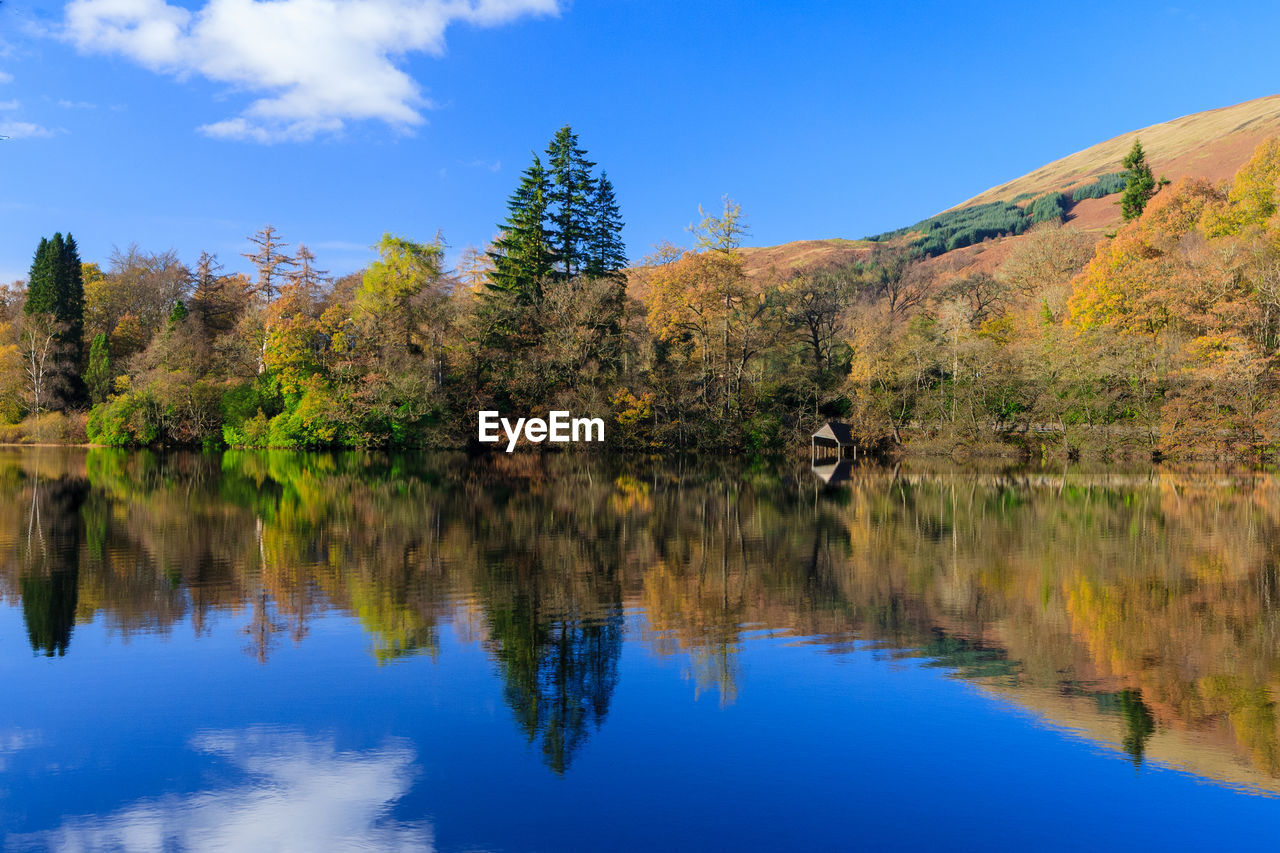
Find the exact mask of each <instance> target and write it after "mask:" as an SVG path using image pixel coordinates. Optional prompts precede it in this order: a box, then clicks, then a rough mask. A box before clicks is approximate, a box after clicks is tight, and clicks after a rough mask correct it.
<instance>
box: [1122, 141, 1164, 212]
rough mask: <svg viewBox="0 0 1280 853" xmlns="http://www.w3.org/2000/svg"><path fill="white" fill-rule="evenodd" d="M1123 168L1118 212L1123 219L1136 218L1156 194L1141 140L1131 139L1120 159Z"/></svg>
mask: <svg viewBox="0 0 1280 853" xmlns="http://www.w3.org/2000/svg"><path fill="white" fill-rule="evenodd" d="M1120 165H1122V166H1124V169H1125V173H1124V175H1125V184H1124V192H1123V194H1121V196H1120V213H1121V215H1122V216H1123V217H1124V221H1125V222H1128V221H1129V220H1131V219H1137V218H1138V217H1139V216H1141V215H1142V211H1143V210H1145V209H1146V207H1147V202H1149V201H1151V197H1152V196H1153V195H1155V194H1156V179H1155V176H1154V175H1153V174H1151V167H1150V166H1148V165H1147V155H1146V152H1144V151H1143V150H1142V142H1140V141H1139V140H1137V139H1135V140H1133V147H1132V148H1130V149H1129V153H1128V154H1126V155H1125V158H1124V159H1123V160H1121V161H1120Z"/></svg>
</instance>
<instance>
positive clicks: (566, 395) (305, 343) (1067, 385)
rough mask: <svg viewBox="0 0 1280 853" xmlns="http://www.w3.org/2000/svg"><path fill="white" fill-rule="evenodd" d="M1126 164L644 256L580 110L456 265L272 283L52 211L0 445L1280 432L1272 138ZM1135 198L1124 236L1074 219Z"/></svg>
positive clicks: (1279, 288) (1132, 441)
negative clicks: (792, 265)
mask: <svg viewBox="0 0 1280 853" xmlns="http://www.w3.org/2000/svg"><path fill="white" fill-rule="evenodd" d="M1118 165H1123V168H1124V171H1123V172H1120V173H1116V174H1110V175H1104V176H1102V177H1101V178H1099V179H1097V180H1096V181H1095V182H1094V183H1092V184H1087V185H1084V186H1081V187H1077V188H1076V189H1075V190H1074V191H1071V190H1070V189H1069V188H1067V190H1066V191H1065V192H1056V193H1049V194H1046V195H1043V196H1041V197H1039V198H1036V199H1020V200H1019V201H1021V202H1024V204H1022V205H1021V206H1020V205H1019V204H1018V203H1012V202H997V203H995V206H994V207H992V206H991V205H986V206H979V207H975V208H970V209H967V210H962V211H959V212H957V213H956V215H954V216H951V215H947V216H945V217H935V218H934V219H933V220H926V222H925V223H922V225H921V226H916V227H914V228H913V229H903V230H901V231H899V232H889V233H888V234H885V235H880V237H878V238H876V239H875V240H874V241H872V242H870V243H867V244H866V248H865V249H864V250H862V251H860V253H858V254H857V256H856V257H855V258H854V259H853V260H850V261H848V262H844V263H840V264H835V265H828V266H824V267H820V268H802V269H772V268H770V269H759V268H757V267H753V266H752V265H751V263H750V262H749V256H750V253H749V251H746V250H744V246H743V242H744V239H745V238H746V236H747V235H748V234H749V230H748V224H747V217H746V215H745V214H744V213H743V211H742V210H741V208H740V207H739V206H738V205H737V204H736V203H734V202H733V201H732V200H731V199H729V198H728V197H725V199H724V201H723V206H722V207H719V208H717V209H716V210H713V211H710V212H707V211H703V210H702V209H701V208H699V213H700V219H699V221H698V222H697V224H695V225H692V226H690V231H691V232H692V240H693V246H692V248H683V247H678V246H674V245H671V244H665V245H662V246H658V247H655V248H654V249H653V251H652V252H651V254H649V255H648V256H647V257H645V258H644V259H643V260H640V261H638V262H629V261H628V255H627V251H626V247H625V246H624V245H623V243H622V239H621V232H622V227H623V215H622V211H621V210H620V209H619V205H618V202H617V199H616V196H615V192H614V187H613V185H612V183H611V182H610V180H609V177H608V175H607V173H606V172H605V171H603V170H599V171H598V170H597V164H596V163H594V162H592V161H591V160H590V159H589V156H588V153H587V151H586V150H585V149H584V148H583V147H582V145H581V143H580V142H579V140H578V137H577V135H576V134H575V133H574V132H573V130H572V129H571V128H570V127H568V126H566V127H564V128H562V129H561V130H560V131H559V132H558V133H557V134H556V135H555V137H554V138H553V139H552V140H551V142H550V144H549V145H548V146H547V148H546V150H545V152H544V153H543V154H541V155H537V156H535V157H534V158H533V161H532V163H531V164H530V165H529V167H528V168H527V169H526V170H525V171H524V173H523V175H522V176H521V179H520V182H519V185H518V186H517V187H516V188H515V190H514V192H513V193H512V195H511V197H510V200H509V203H508V210H507V214H506V217H505V219H504V220H503V221H502V222H501V223H500V225H499V229H498V236H497V237H496V238H495V239H494V241H493V243H492V245H490V246H488V247H484V248H477V247H468V248H466V249H464V250H463V251H462V252H461V253H460V257H459V260H458V262H457V263H456V264H455V265H454V266H453V268H451V269H450V268H447V266H446V262H445V256H446V249H447V246H446V244H445V242H444V238H443V236H440V235H437V236H436V237H435V238H433V239H432V240H430V241H418V240H414V239H409V238H406V237H402V236H396V235H394V234H387V235H385V236H384V237H383V238H382V240H381V241H380V242H379V243H378V245H377V246H376V247H375V249H376V251H377V260H375V261H373V262H372V263H371V264H369V266H368V267H367V268H365V269H363V270H360V271H358V272H355V273H352V274H349V275H343V276H338V277H334V276H330V275H329V274H328V273H327V272H326V271H325V270H324V269H322V268H321V266H320V263H321V262H320V260H319V259H317V257H316V256H315V255H314V254H313V253H312V252H311V251H310V250H309V249H308V248H307V247H306V246H305V245H304V244H302V243H298V244H297V245H296V246H295V245H291V244H290V243H288V242H286V240H285V237H284V235H282V234H280V233H279V232H278V231H277V229H275V228H273V227H271V226H265V227H263V228H262V229H261V230H259V231H258V232H257V233H255V234H254V235H252V236H251V237H250V238H249V242H248V246H247V248H246V251H245V252H244V257H245V259H246V260H247V261H248V262H249V263H250V264H252V268H253V270H254V273H253V274H252V275H244V274H239V273H228V272H226V270H225V268H224V266H223V264H222V262H221V261H220V260H219V258H217V257H216V256H214V255H211V254H208V253H203V254H201V255H200V256H199V257H198V258H196V259H195V260H194V262H192V263H188V262H186V261H184V260H183V259H182V258H180V257H178V255H177V254H176V253H175V252H173V251H161V252H153V251H147V250H144V249H142V248H140V247H137V246H130V247H127V248H124V249H117V250H116V251H114V252H113V253H112V254H111V256H110V257H109V258H108V259H106V260H105V262H94V261H90V262H85V261H84V260H83V259H82V258H80V256H79V252H78V248H77V245H76V242H75V240H74V238H72V237H71V236H70V235H66V236H64V235H62V234H56V235H53V236H52V237H50V238H47V239H45V240H42V241H41V243H40V246H39V247H38V249H37V251H36V253H35V258H34V261H33V263H32V266H31V272H30V275H29V277H28V280H27V281H26V282H17V283H14V284H11V285H8V286H4V287H3V289H0V442H35V443H48V442H71V443H80V442H90V443H96V444H104V445H114V446H157V447H161V446H205V447H221V446H227V447H242V448H256V447H282V448H337V447H348V448H433V447H434V448H445V447H448V448H460V447H467V446H474V442H475V437H476V422H477V420H476V418H477V412H479V411H481V410H497V411H500V412H503V413H510V414H512V415H516V416H523V415H526V414H529V413H535V412H545V411H547V410H549V409H564V410H569V411H573V412H575V413H576V414H583V415H589V416H591V417H602V418H604V419H605V420H606V422H607V424H608V429H607V430H606V438H607V446H609V447H611V448H613V449H615V450H634V451H640V452H668V451H692V452H698V451H717V452H726V451H727V452H733V453H744V454H759V453H774V452H780V451H786V450H788V449H794V448H796V447H803V446H807V444H808V435H809V433H810V432H811V431H812V430H813V429H814V428H815V426H816V425H818V424H820V423H821V422H822V421H824V420H827V419H840V420H844V421H846V422H848V423H850V424H851V425H852V426H853V428H854V431H855V433H856V434H857V435H858V437H859V439H860V441H861V442H862V443H863V445H864V446H865V447H866V448H868V449H875V450H879V451H883V452H889V453H893V452H898V451H901V450H903V449H906V450H912V451H917V452H942V453H956V452H972V453H998V454H1009V453H1015V454H1022V455H1025V456H1065V457H1069V458H1075V457H1078V456H1080V455H1082V454H1091V455H1095V456H1098V457H1102V458H1111V457H1125V456H1141V457H1147V456H1154V457H1157V458H1160V457H1166V458H1175V457H1233V458H1238V457H1249V458H1260V457H1268V456H1271V455H1274V453H1275V452H1276V450H1277V449H1280V405H1278V403H1280V398H1278V397H1277V393H1276V387H1275V376H1276V370H1277V367H1280V364H1278V363H1277V355H1276V352H1277V345H1278V344H1280V218H1278V215H1277V202H1278V199H1277V185H1278V178H1280V142H1278V141H1277V140H1275V139H1272V140H1268V141H1266V142H1264V143H1263V144H1262V145H1260V146H1259V147H1258V149H1257V150H1256V152H1255V153H1254V154H1253V156H1252V158H1251V159H1250V160H1249V161H1248V162H1247V163H1246V164H1245V165H1244V166H1243V167H1242V168H1241V169H1240V170H1239V172H1238V173H1237V174H1236V175H1235V176H1234V178H1233V179H1232V180H1230V181H1226V182H1223V183H1221V184H1211V183H1209V182H1207V181H1203V180H1197V179H1183V180H1181V181H1179V182H1177V183H1175V184H1171V185H1168V184H1167V182H1162V181H1156V180H1155V179H1154V178H1153V176H1152V174H1151V171H1150V167H1149V166H1148V165H1147V164H1146V162H1145V159H1144V157H1143V154H1142V151H1141V148H1140V146H1135V151H1134V152H1131V153H1130V156H1129V157H1126V158H1125V161H1124V163H1123V164H1118ZM1117 191H1120V192H1122V198H1121V204H1122V209H1123V211H1124V221H1123V223H1122V224H1121V225H1120V226H1119V227H1118V228H1117V230H1116V231H1115V232H1113V233H1110V234H1097V233H1091V232H1085V231H1082V230H1077V229H1076V228H1074V227H1073V226H1072V225H1071V223H1070V222H1069V221H1068V222H1064V221H1063V220H1064V218H1066V211H1068V210H1069V209H1070V206H1071V205H1072V204H1074V203H1075V202H1078V201H1080V200H1082V199H1089V198H1101V197H1103V196H1107V195H1111V194H1114V193H1116V192H1117ZM988 208H990V209H988ZM996 208H998V210H997V209H996ZM1015 211H1016V213H1015ZM997 219H999V220H1000V221H1001V222H1003V223H1004V224H1000V222H996V220H997ZM1006 219H1007V220H1008V222H1004V220H1006ZM1002 235H1003V236H1002ZM1008 235H1019V236H1016V238H1011V237H1010V236H1008ZM952 243H954V244H956V245H955V246H952V245H951V244H952ZM975 243H976V244H978V246H977V247H978V248H979V249H980V251H979V252H978V253H976V254H975V253H972V252H956V253H952V252H949V251H946V250H947V249H950V248H956V247H957V246H961V245H972V244H975ZM935 244H937V245H935ZM938 246H941V253H939V251H938ZM992 258H995V259H996V260H995V261H994V262H993V261H992V260H991V259H992Z"/></svg>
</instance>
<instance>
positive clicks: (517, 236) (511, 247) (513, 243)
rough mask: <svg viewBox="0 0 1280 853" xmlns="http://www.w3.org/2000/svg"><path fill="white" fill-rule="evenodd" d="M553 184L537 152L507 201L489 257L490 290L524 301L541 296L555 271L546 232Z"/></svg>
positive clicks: (530, 302)
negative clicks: (497, 235) (500, 232)
mask: <svg viewBox="0 0 1280 853" xmlns="http://www.w3.org/2000/svg"><path fill="white" fill-rule="evenodd" d="M550 195H551V183H550V178H549V176H548V174H547V170H546V167H544V166H543V165H542V159H541V158H540V157H538V155H536V154H535V155H534V156H533V164H532V165H530V166H529V168H527V169H525V170H524V174H523V175H522V176H521V178H520V185H519V186H518V187H516V191H515V192H514V193H512V194H511V198H510V200H509V201H508V202H507V210H508V213H507V220H506V222H504V223H502V225H501V226H500V227H501V229H502V235H501V236H500V237H499V238H498V239H497V241H495V242H494V245H493V251H491V252H489V257H490V258H491V259H492V260H493V270H492V271H491V272H490V273H489V287H490V290H491V291H496V292H499V293H508V294H511V295H513V296H514V297H515V299H516V301H517V302H519V303H522V304H532V303H535V302H538V301H539V300H541V298H542V286H543V282H544V281H545V280H546V278H547V277H548V276H549V275H550V274H551V270H552V250H551V243H550V235H549V234H548V232H547V226H546V220H547V205H548V200H549V198H550Z"/></svg>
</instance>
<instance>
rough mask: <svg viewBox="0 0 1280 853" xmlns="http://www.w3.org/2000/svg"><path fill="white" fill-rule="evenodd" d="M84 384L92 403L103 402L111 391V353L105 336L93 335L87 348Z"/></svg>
mask: <svg viewBox="0 0 1280 853" xmlns="http://www.w3.org/2000/svg"><path fill="white" fill-rule="evenodd" d="M84 384H85V385H86V386H87V387H88V390H89V400H90V402H93V403H101V402H103V401H104V400H106V399H107V394H108V393H110V391H111V353H110V352H109V350H108V347H107V336H106V335H105V334H103V333H101V332H99V333H98V334H96V335H94V337H93V343H92V344H90V346H89V366H88V367H86V368H85V371H84Z"/></svg>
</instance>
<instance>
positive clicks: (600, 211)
mask: <svg viewBox="0 0 1280 853" xmlns="http://www.w3.org/2000/svg"><path fill="white" fill-rule="evenodd" d="M591 217H592V219H591V240H590V249H589V252H588V258H587V268H586V271H587V274H588V275H591V276H596V277H600V276H616V275H619V274H620V273H621V272H622V270H623V269H625V268H626V266H627V248H626V246H625V245H624V244H623V242H622V225H623V223H622V213H621V212H620V211H619V210H618V202H617V199H616V198H614V195H613V182H612V181H610V180H609V175H608V173H607V172H601V173H600V180H598V181H596V186H595V193H594V194H593V195H592V198H591Z"/></svg>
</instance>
